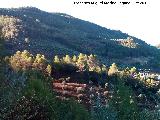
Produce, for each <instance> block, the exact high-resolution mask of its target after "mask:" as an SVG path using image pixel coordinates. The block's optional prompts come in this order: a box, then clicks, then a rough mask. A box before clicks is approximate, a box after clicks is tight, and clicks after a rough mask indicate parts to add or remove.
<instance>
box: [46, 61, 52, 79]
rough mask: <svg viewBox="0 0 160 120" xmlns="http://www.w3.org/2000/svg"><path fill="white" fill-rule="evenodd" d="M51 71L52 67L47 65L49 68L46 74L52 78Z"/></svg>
mask: <svg viewBox="0 0 160 120" xmlns="http://www.w3.org/2000/svg"><path fill="white" fill-rule="evenodd" d="M51 71H52V67H51V65H49V64H48V65H47V68H46V72H47V74H48V75H49V76H50V75H51Z"/></svg>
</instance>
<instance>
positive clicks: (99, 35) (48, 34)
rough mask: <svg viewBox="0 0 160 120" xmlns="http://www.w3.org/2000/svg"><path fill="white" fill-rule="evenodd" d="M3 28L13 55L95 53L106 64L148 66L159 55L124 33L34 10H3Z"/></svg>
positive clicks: (0, 26)
mask: <svg viewBox="0 0 160 120" xmlns="http://www.w3.org/2000/svg"><path fill="white" fill-rule="evenodd" d="M4 19H5V20H4ZM6 20H7V21H8V22H6ZM0 28H1V29H2V33H3V35H4V37H5V39H6V47H7V48H8V49H9V51H10V53H14V52H15V51H17V50H24V49H26V50H29V51H30V52H32V53H42V54H45V55H46V56H47V57H49V58H50V59H52V57H53V55H55V54H58V55H64V54H78V53H80V52H81V53H85V54H91V53H92V54H96V55H97V56H98V57H99V58H100V59H101V61H102V62H104V63H112V62H117V63H118V64H121V65H137V64H138V65H139V64H142V65H143V64H147V63H149V61H150V60H152V59H154V57H155V56H157V54H159V53H158V49H157V48H156V47H153V46H150V45H148V44H147V43H145V42H144V41H142V40H140V39H138V38H136V37H133V36H130V35H128V34H126V33H122V32H121V31H116V30H110V29H107V28H104V27H101V26H99V25H96V24H94V23H90V22H87V21H84V20H80V19H78V18H75V17H72V16H70V15H67V14H63V13H48V12H45V11H41V10H39V9H37V8H33V7H26V8H18V9H17V8H14V9H3V8H1V9H0ZM137 29H138V28H137Z"/></svg>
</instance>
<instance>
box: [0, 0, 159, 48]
mask: <svg viewBox="0 0 160 120" xmlns="http://www.w3.org/2000/svg"><path fill="white" fill-rule="evenodd" d="M84 1H88V2H91V1H94V2H97V4H98V5H85V4H80V5H75V4H74V2H84ZM100 1H106V2H110V1H111V0H0V8H10V7H24V6H33V7H37V8H39V9H41V10H45V11H48V12H61V13H67V14H69V15H72V16H74V17H77V18H80V19H83V20H87V21H90V22H93V23H96V24H98V25H101V26H103V27H106V28H110V29H114V30H121V31H122V32H125V33H128V34H129V35H132V36H135V37H137V38H140V39H142V40H144V41H146V42H147V43H149V44H152V45H156V44H158V43H160V30H159V29H160V0H112V1H114V2H116V4H114V5H109V4H105V5H104V4H100ZM124 1H126V2H130V4H128V5H122V3H120V2H124ZM136 2H146V4H138V3H136Z"/></svg>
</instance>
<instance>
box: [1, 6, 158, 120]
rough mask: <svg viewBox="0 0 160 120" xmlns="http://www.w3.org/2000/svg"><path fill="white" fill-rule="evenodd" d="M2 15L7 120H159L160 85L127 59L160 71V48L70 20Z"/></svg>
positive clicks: (23, 12)
mask: <svg viewBox="0 0 160 120" xmlns="http://www.w3.org/2000/svg"><path fill="white" fill-rule="evenodd" d="M0 11H1V13H2V16H0V29H1V32H0V34H1V36H2V37H1V38H0V51H1V52H0V82H1V84H0V119H4V120H23V119H28V120H35V119H39V120H46V119H49V120H159V118H160V106H159V105H160V82H158V81H157V80H156V77H155V75H151V76H149V77H144V76H141V73H140V72H139V71H138V69H137V68H136V67H130V66H128V67H126V68H125V66H126V65H128V63H127V61H125V60H124V59H126V58H127V57H130V58H139V57H143V58H145V57H147V62H146V61H143V62H146V63H145V64H144V65H141V64H140V63H136V65H137V66H138V67H140V66H146V67H148V68H151V67H153V68H154V69H156V68H157V69H159V68H158V67H159V65H160V63H159V60H160V57H159V55H160V54H159V50H158V49H156V48H154V47H152V46H149V45H147V44H146V43H144V42H143V41H141V40H139V39H137V38H134V37H129V35H127V34H124V33H122V32H120V31H112V30H109V29H106V28H102V27H100V26H98V25H95V24H92V23H89V22H86V21H82V20H79V19H76V18H73V17H71V16H68V15H66V14H60V13H53V14H51V13H46V12H43V11H40V10H39V9H36V8H20V9H0ZM8 11H9V12H8ZM22 28H23V30H24V31H23V30H22ZM127 37H128V38H127ZM16 38H20V39H16ZM119 38H122V39H119ZM126 38H127V39H126ZM7 39H8V41H6V40H7ZM10 39H12V40H10ZM111 39H117V40H111ZM13 46H14V47H13ZM6 48H7V49H6ZM24 49H26V50H24ZM17 50H20V51H17ZM15 51H17V52H16V53H15V54H12V55H8V54H7V53H8V52H9V54H11V53H13V52H15ZM29 51H30V52H29ZM37 53H41V54H37ZM90 53H93V54H90ZM43 54H44V55H46V56H47V57H45V56H44V55H43ZM89 54H90V55H89ZM95 54H96V55H95ZM53 55H54V56H53ZM48 57H49V59H48ZM115 59H118V60H119V59H120V60H121V61H123V62H126V63H125V64H122V63H121V65H119V64H118V63H119V61H118V62H117V61H116V62H115V61H114V60H115ZM111 62H112V63H111ZM113 62H115V63H113ZM149 62H150V63H149ZM134 64H135V63H134ZM122 65H123V67H121V66H122ZM129 65H131V64H129Z"/></svg>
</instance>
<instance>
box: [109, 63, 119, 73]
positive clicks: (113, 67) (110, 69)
mask: <svg viewBox="0 0 160 120" xmlns="http://www.w3.org/2000/svg"><path fill="white" fill-rule="evenodd" d="M117 72H118V67H117V65H116V64H115V63H113V64H112V65H111V66H110V68H109V71H108V75H109V76H110V75H114V74H116V73H117Z"/></svg>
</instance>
